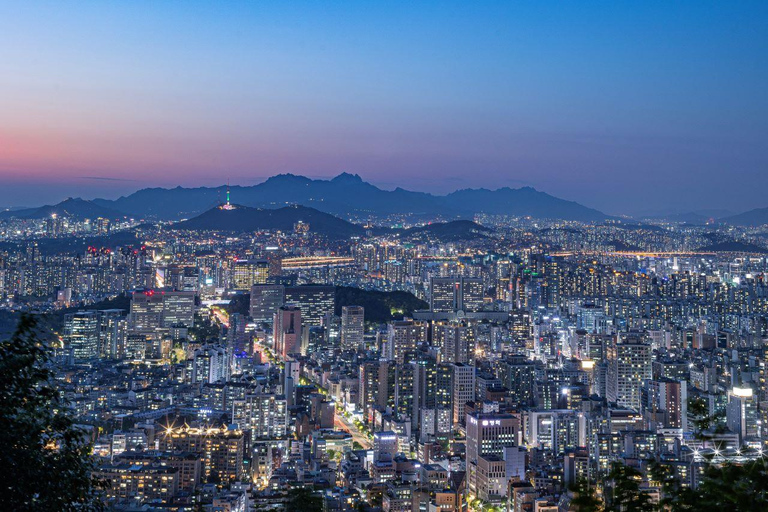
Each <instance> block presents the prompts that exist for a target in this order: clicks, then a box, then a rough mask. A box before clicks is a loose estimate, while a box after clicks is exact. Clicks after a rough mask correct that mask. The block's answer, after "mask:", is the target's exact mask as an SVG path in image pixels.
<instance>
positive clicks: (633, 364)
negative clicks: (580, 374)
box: [606, 333, 653, 411]
mask: <svg viewBox="0 0 768 512" xmlns="http://www.w3.org/2000/svg"><path fill="white" fill-rule="evenodd" d="M607 355H608V357H607V359H608V375H607V376H606V394H607V398H608V401H609V402H616V403H617V404H618V405H620V406H621V407H628V408H630V409H633V410H635V411H640V404H641V396H642V395H641V388H642V386H643V383H644V382H645V381H646V380H650V379H651V378H652V376H653V372H652V365H651V355H652V354H651V345H650V344H648V343H645V340H644V339H642V335H640V334H637V333H628V334H625V335H622V336H621V337H620V338H617V339H616V340H615V341H614V343H613V344H612V345H611V346H610V347H609V350H608V354H607Z"/></svg>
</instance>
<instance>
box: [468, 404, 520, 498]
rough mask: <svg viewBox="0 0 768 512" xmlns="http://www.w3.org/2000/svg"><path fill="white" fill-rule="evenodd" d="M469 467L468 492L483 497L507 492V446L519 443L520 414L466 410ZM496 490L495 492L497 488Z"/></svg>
mask: <svg viewBox="0 0 768 512" xmlns="http://www.w3.org/2000/svg"><path fill="white" fill-rule="evenodd" d="M466 424H467V451H466V467H467V482H468V487H469V492H470V493H471V494H474V495H476V496H482V499H485V500H487V499H489V498H492V497H494V496H495V497H498V496H499V494H497V493H499V492H501V493H502V494H501V495H502V496H503V495H504V494H506V489H503V491H502V490H501V489H502V486H501V484H502V483H503V487H506V483H507V479H506V463H505V461H504V454H505V449H506V448H509V447H515V446H518V445H519V443H520V441H521V439H520V436H521V434H520V418H519V417H518V416H516V415H513V414H504V413H483V412H474V413H471V414H467V417H466ZM494 490H495V492H494Z"/></svg>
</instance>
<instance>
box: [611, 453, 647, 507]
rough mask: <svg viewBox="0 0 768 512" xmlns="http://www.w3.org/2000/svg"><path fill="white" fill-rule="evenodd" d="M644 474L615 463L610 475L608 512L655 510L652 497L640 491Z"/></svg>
mask: <svg viewBox="0 0 768 512" xmlns="http://www.w3.org/2000/svg"><path fill="white" fill-rule="evenodd" d="M641 482H642V474H641V473H640V471H638V470H637V469H635V468H633V467H631V466H626V465H624V464H621V463H618V462H615V463H614V464H613V466H612V467H611V472H610V473H609V474H608V477H607V483H608V484H609V486H610V490H608V489H606V498H607V500H606V507H605V510H606V511H610V512H613V511H615V512H644V511H647V510H651V509H652V508H653V505H652V502H651V497H650V495H648V494H647V493H644V492H642V491H641V490H640V483H641Z"/></svg>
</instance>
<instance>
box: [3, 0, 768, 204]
mask: <svg viewBox="0 0 768 512" xmlns="http://www.w3.org/2000/svg"><path fill="white" fill-rule="evenodd" d="M414 4H416V3H415V2H403V3H398V2H376V3H374V2H325V1H324V2H319V1H318V2H298V1H292V2H267V1H248V2H229V1H228V2H213V1H211V2H200V1H184V2H181V1H180V2H170V1H163V2H156V1H146V2H142V1H125V2H118V1H104V0H101V1H97V2H85V1H77V2H67V1H63V0H58V1H53V2H36V1H30V0H25V1H23V2H10V1H5V2H2V1H0V205H37V204H42V203H50V202H57V201H59V200H61V199H64V198H65V197H67V196H70V195H71V196H81V197H85V198H93V197H117V196H118V195H121V194H124V193H129V192H131V191H134V190H136V189H139V188H143V187H147V186H165V187H168V186H177V185H184V186H194V185H220V184H222V183H224V182H225V181H226V179H227V177H228V178H229V179H230V180H231V182H232V183H236V184H242V185H246V184H253V183H257V182H259V181H262V180H263V179H264V178H265V177H267V176H270V175H273V174H276V173H283V172H293V173H296V174H303V175H307V176H312V177H329V176H334V175H336V174H338V173H340V172H342V171H348V172H353V173H358V174H360V175H361V176H362V177H363V178H364V179H366V180H367V181H370V182H373V183H375V184H377V185H380V186H382V187H385V188H393V187H395V186H402V187H404V188H409V189H414V190H425V191H431V192H435V193H444V192H448V191H452V190H455V189H457V188H465V187H480V186H484V187H488V188H496V187H500V186H512V187H518V186H521V185H531V186H534V187H536V188H538V189H540V190H543V191H546V192H549V193H551V194H554V195H557V196H560V197H564V198H567V199H573V200H577V201H579V202H581V203H584V204H586V205H588V206H593V207H596V208H599V209H602V210H604V211H606V212H609V213H631V214H636V213H639V212H644V211H652V210H663V209H675V210H689V209H702V208H727V209H731V210H734V211H743V210H746V209H749V208H754V207H765V206H768V193H767V191H768V2H766V1H765V0H762V1H757V2H747V1H727V2H723V1H721V2H703V1H695V2H682V1H681V2H669V1H665V2H623V1H618V2H615V1H614V2H609V1H605V2H587V1H573V2H546V1H540V0H539V1H532V2H513V1H506V2H485V1H481V2H471V1H465V2H456V3H454V2H420V3H418V5H414Z"/></svg>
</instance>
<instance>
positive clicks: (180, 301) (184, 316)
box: [160, 291, 195, 328]
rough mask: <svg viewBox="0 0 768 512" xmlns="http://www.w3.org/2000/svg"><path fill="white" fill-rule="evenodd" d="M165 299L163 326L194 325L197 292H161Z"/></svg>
mask: <svg viewBox="0 0 768 512" xmlns="http://www.w3.org/2000/svg"><path fill="white" fill-rule="evenodd" d="M160 295H161V297H162V299H163V317H162V327H166V328H168V327H175V326H184V327H194V325H195V293H194V292H165V291H163V292H160Z"/></svg>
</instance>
